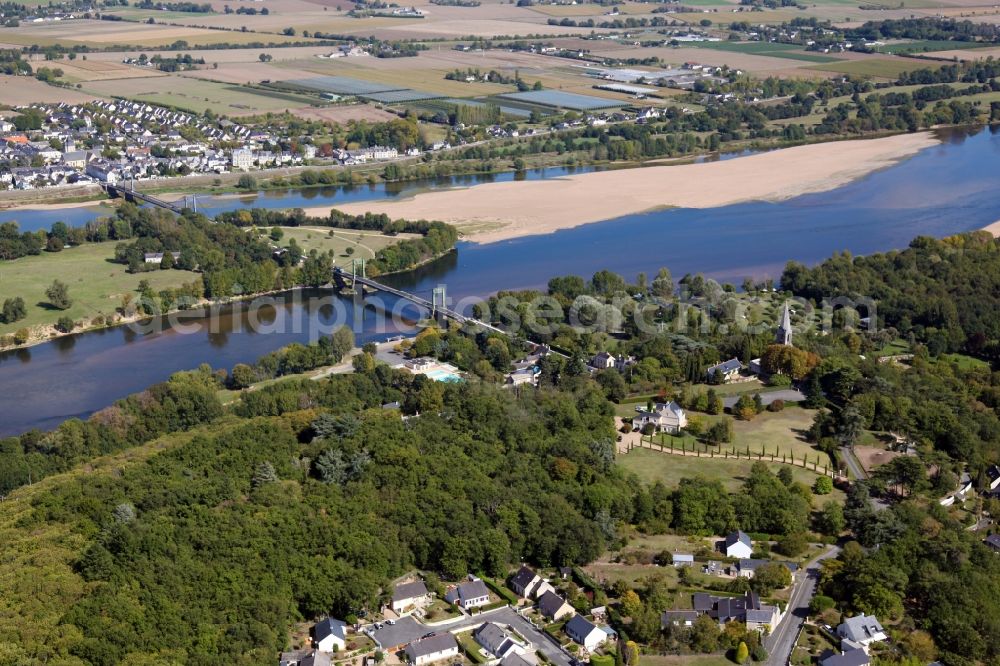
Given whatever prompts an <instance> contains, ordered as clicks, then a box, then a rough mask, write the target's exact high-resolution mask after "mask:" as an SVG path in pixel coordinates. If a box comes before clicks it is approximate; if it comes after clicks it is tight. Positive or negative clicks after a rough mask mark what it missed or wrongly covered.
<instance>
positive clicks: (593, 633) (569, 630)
mask: <svg viewBox="0 0 1000 666" xmlns="http://www.w3.org/2000/svg"><path fill="white" fill-rule="evenodd" d="M563 630H564V631H565V632H566V635H567V636H569V637H570V638H571V639H573V642H575V643H578V644H580V645H582V646H583V647H585V648H587V650H588V651H591V652H593V651H594V650H596V649H597V648H598V646H600V645H601V644H602V643H603V642H604V641H606V640H607V639H608V634H607V632H605V631H604V630H603V629H601V628H600V627H598V626H596V625H595V624H593V623H592V622H590V621H589V620H587V619H586V618H585V617H583V616H582V615H574V616H573V617H571V618H570V620H569V622H567V623H566V626H565V627H563Z"/></svg>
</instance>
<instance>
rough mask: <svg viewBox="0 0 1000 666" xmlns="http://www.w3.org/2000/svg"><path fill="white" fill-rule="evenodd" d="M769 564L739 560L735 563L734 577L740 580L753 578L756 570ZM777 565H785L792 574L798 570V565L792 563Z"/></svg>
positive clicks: (756, 560) (764, 561)
mask: <svg viewBox="0 0 1000 666" xmlns="http://www.w3.org/2000/svg"><path fill="white" fill-rule="evenodd" d="M770 563H771V560H760V559H750V558H741V559H740V561H739V562H737V563H736V575H737V576H739V577H741V578H753V577H754V575H755V574H756V573H757V569H759V568H760V567H762V566H764V565H765V564H770ZM777 564H783V565H785V567H787V568H788V570H789V571H791V572H792V573H795V572H796V571H798V570H799V565H797V564H795V563H794V562H777Z"/></svg>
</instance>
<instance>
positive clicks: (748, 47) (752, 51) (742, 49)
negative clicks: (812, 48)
mask: <svg viewBox="0 0 1000 666" xmlns="http://www.w3.org/2000/svg"><path fill="white" fill-rule="evenodd" d="M691 46H692V47H694V48H699V49H712V50H715V51H727V52H730V53H743V54H749V55H761V56H768V57H771V58H788V59H789V60H801V61H803V62H819V63H825V62H837V61H839V60H840V58H836V57H833V56H829V55H821V54H818V53H812V52H807V51H806V50H805V49H803V48H802V47H799V46H795V45H794V44H779V43H776V42H729V41H725V42H694V43H692V44H691Z"/></svg>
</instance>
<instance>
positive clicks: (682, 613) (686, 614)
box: [660, 610, 700, 629]
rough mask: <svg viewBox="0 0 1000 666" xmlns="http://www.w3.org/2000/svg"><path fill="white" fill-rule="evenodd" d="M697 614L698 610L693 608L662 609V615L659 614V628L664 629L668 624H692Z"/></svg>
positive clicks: (686, 625) (681, 625) (677, 625)
mask: <svg viewBox="0 0 1000 666" xmlns="http://www.w3.org/2000/svg"><path fill="white" fill-rule="evenodd" d="M699 615H700V613H699V612H698V611H693V610H668V611H664V612H663V615H661V616H660V629H666V628H667V627H668V626H670V625H673V626H675V627H690V626H693V625H694V621H695V620H697V619H698V616H699Z"/></svg>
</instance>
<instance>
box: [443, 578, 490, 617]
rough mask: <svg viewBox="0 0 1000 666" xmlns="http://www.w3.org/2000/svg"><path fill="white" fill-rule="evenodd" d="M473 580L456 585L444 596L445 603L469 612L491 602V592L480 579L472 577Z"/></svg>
mask: <svg viewBox="0 0 1000 666" xmlns="http://www.w3.org/2000/svg"><path fill="white" fill-rule="evenodd" d="M470 578H471V580H469V581H467V582H465V583H461V584H459V585H456V586H455V587H453V588H451V589H450V590H448V592H447V593H446V594H445V595H444V598H445V601H447V602H448V603H452V604H457V605H459V606H461V607H462V608H464V609H465V610H469V609H470V608H476V607H478V606H485V605H486V604H488V603H489V602H490V591H489V589H488V588H487V587H486V583H484V582H483V581H482V580H480V579H479V578H475V577H473V576H470Z"/></svg>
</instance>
